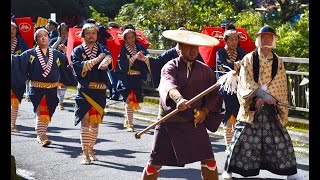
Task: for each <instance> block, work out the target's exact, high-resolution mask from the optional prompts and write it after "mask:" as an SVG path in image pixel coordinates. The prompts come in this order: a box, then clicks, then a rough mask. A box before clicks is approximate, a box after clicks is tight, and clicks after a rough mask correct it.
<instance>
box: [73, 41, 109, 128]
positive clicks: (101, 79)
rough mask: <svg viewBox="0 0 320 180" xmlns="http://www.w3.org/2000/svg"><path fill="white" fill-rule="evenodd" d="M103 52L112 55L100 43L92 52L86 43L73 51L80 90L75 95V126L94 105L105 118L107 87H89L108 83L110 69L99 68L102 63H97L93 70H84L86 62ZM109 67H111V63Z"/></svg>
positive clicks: (74, 67) (74, 66)
mask: <svg viewBox="0 0 320 180" xmlns="http://www.w3.org/2000/svg"><path fill="white" fill-rule="evenodd" d="M102 52H103V53H105V54H106V55H107V56H111V55H110V52H109V51H108V50H107V49H106V48H105V47H104V46H102V45H101V44H98V43H97V44H96V45H95V47H94V48H93V50H92V51H91V52H90V50H88V51H85V46H84V44H81V45H79V46H77V47H75V48H74V50H73V51H72V54H71V60H72V63H73V69H74V72H75V74H76V79H77V81H78V92H77V95H76V97H75V101H76V112H75V116H76V117H75V126H76V125H77V124H78V123H79V122H80V121H81V120H82V118H83V117H84V116H85V114H86V113H87V112H88V111H89V110H90V108H91V107H94V108H95V109H96V110H97V111H98V113H99V114H100V117H101V120H102V119H103V116H104V108H105V106H106V98H107V96H106V89H91V88H89V85H90V84H92V83H100V84H104V85H106V82H107V80H108V75H107V72H108V69H106V70H99V69H98V66H99V64H100V63H97V64H96V65H94V66H93V67H92V69H91V71H86V72H85V71H84V64H85V62H86V61H88V60H90V59H93V58H96V57H98V56H99V54H100V53H102ZM109 68H110V69H111V65H110V67H109Z"/></svg>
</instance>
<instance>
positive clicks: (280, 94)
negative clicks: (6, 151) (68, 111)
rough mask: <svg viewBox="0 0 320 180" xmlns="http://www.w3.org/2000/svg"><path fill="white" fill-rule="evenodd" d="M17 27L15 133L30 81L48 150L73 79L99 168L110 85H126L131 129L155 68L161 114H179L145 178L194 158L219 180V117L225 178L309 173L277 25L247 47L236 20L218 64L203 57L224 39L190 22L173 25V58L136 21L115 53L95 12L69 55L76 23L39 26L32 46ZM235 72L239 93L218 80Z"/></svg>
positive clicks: (162, 132) (205, 175) (158, 141)
mask: <svg viewBox="0 0 320 180" xmlns="http://www.w3.org/2000/svg"><path fill="white" fill-rule="evenodd" d="M17 27H18V26H17V24H16V22H15V21H14V19H12V21H11V133H12V134H13V135H14V134H16V133H19V130H18V129H17V127H16V124H17V122H18V123H19V121H17V117H18V113H19V104H20V103H21V101H22V99H23V95H24V93H25V91H26V82H28V83H27V84H28V87H27V93H28V97H29V98H30V101H31V103H32V105H33V112H34V114H35V131H36V134H37V138H36V141H37V142H38V143H39V144H40V145H41V146H42V147H48V146H50V145H51V144H52V143H54V142H52V141H51V140H50V138H49V137H48V136H47V131H48V128H50V122H51V121H52V120H53V121H54V118H52V117H53V114H54V112H55V111H56V109H58V110H64V105H63V101H64V96H65V93H66V90H67V88H68V86H76V88H77V93H76V97H75V116H74V117H72V118H73V119H74V125H75V126H79V129H80V133H79V142H80V144H81V147H82V159H81V161H80V163H81V164H83V165H90V164H92V161H99V159H98V157H96V155H95V153H94V146H95V144H96V141H97V139H98V135H99V124H101V123H102V122H103V118H104V113H105V112H104V108H105V106H106V102H107V101H108V97H107V89H109V90H110V93H111V91H117V93H118V95H114V96H116V97H117V98H116V99H118V97H119V95H121V96H122V98H123V99H122V101H123V102H124V104H125V117H124V120H123V122H124V125H123V127H124V130H126V131H127V132H129V133H130V132H135V131H136V128H135V127H134V120H133V119H134V118H133V113H134V111H135V110H138V109H139V108H140V107H139V103H142V102H143V97H144V94H143V88H142V86H143V82H144V81H146V80H147V76H148V74H150V77H151V79H152V80H155V81H153V82H155V84H154V85H155V86H154V87H153V88H158V91H159V97H160V103H159V112H158V114H159V116H158V120H160V119H161V118H163V117H164V116H166V115H168V114H170V113H172V112H173V111H175V110H177V113H176V114H175V115H173V116H171V117H170V118H169V119H168V120H166V121H165V122H161V123H159V124H158V125H157V126H156V127H155V129H154V142H153V144H152V148H151V150H150V154H149V159H148V160H147V164H146V166H145V167H144V169H143V172H141V180H156V179H157V178H158V176H159V174H160V173H161V171H160V169H161V168H162V167H163V166H178V167H183V166H185V165H186V164H189V163H193V162H200V167H199V168H200V169H201V179H203V180H218V179H219V178H218V168H217V164H216V161H215V153H214V151H213V149H212V145H211V143H210V140H209V135H208V132H207V130H210V131H216V128H217V127H212V126H213V124H218V125H219V124H220V123H223V127H224V132H225V146H226V153H227V159H226V163H225V167H224V170H225V172H223V175H222V176H223V178H224V179H232V173H237V174H240V175H241V176H244V177H249V176H256V175H259V172H260V170H261V169H264V170H268V171H270V172H272V173H274V174H278V175H283V176H287V179H296V180H303V179H304V177H303V176H302V175H300V174H298V173H297V163H296V157H295V152H294V150H293V145H292V141H291V138H290V136H289V134H288V132H287V130H286V128H285V126H284V125H285V124H286V122H287V121H288V108H287V107H285V106H280V102H281V103H285V104H288V99H287V96H288V94H287V81H286V74H285V68H284V64H283V61H282V59H281V58H280V57H279V56H278V55H277V54H275V53H274V51H273V49H274V48H275V47H276V36H277V34H276V33H275V31H274V29H273V28H272V27H270V26H267V25H266V26H263V27H261V29H260V30H259V32H257V38H256V41H255V46H256V49H255V50H254V51H252V52H245V50H244V49H242V48H241V47H239V33H238V32H237V30H236V28H235V26H234V25H233V24H229V25H227V27H226V29H225V31H224V37H223V40H224V41H225V43H226V45H225V46H224V47H223V48H220V49H218V50H217V52H216V71H213V70H212V69H211V68H210V67H209V66H208V65H207V64H206V63H205V61H204V59H202V57H201V56H200V53H199V46H208V47H214V46H217V45H218V44H219V40H217V39H216V38H214V37H212V36H209V35H205V34H202V33H198V32H193V31H189V30H186V29H185V28H181V29H180V28H179V29H178V30H167V31H164V33H163V35H164V37H165V38H167V39H170V40H172V41H174V42H176V43H177V45H176V47H174V48H172V50H170V51H174V52H173V53H172V54H170V57H169V55H168V54H169V52H166V53H165V54H162V55H161V56H159V57H152V56H151V55H150V53H149V52H148V49H147V48H145V47H144V46H143V45H142V44H139V42H138V41H137V32H136V29H135V28H134V27H133V26H132V25H127V26H126V27H125V29H123V31H122V37H123V41H124V44H122V45H121V46H120V47H119V55H118V56H117V59H114V56H112V55H113V54H112V53H113V52H112V50H113V47H110V45H108V44H106V43H105V42H106V39H108V38H110V34H106V33H108V32H106V31H107V30H106V28H100V27H101V26H100V27H99V25H98V23H97V22H96V21H94V20H92V19H90V20H88V21H86V22H84V24H83V26H82V27H81V31H80V38H81V41H82V42H81V44H80V45H77V46H75V47H72V52H71V55H70V57H67V56H68V53H67V46H68V41H69V40H70V39H69V37H68V31H69V26H68V24H66V23H65V22H60V23H57V22H56V21H54V20H49V21H48V24H47V25H46V26H44V27H37V29H35V31H34V33H33V40H34V46H33V48H28V47H27V45H26V42H25V41H24V39H23V38H22V37H21V35H19V30H18V28H17ZM101 38H102V40H101ZM194 39H196V41H195V40H194ZM115 62H117V63H116V65H115V66H114V63H115ZM231 73H233V76H239V79H240V81H239V82H238V84H236V86H237V88H236V90H235V89H232V90H230V89H228V87H229V88H230V86H227V85H226V84H223V83H220V81H219V79H223V78H228V77H227V76H226V75H230V74H231ZM219 83H220V84H219ZM229 83H230V82H229ZM216 84H218V85H219V87H220V89H219V88H216V87H215V88H212V89H210V92H207V93H206V94H205V95H203V96H202V97H199V98H198V99H197V101H194V102H192V103H191V102H190V100H191V99H192V98H194V97H196V96H197V95H199V94H201V93H202V92H204V91H207V90H208V89H209V88H211V87H212V86H214V85H216ZM108 86H109V87H108ZM110 86H112V87H110ZM113 93H115V92H113ZM114 96H112V97H114ZM110 98H111V97H110ZM79 124H80V125H79ZM212 129H213V130H212ZM261 132H265V133H261ZM279 154H280V155H279ZM239 162H240V163H239Z"/></svg>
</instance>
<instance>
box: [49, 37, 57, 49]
mask: <svg viewBox="0 0 320 180" xmlns="http://www.w3.org/2000/svg"><path fill="white" fill-rule="evenodd" d="M57 39H58V38H52V39H50V41H49V46H50V47H51V46H52V45H53V44H54V43H55V42H56V41H57Z"/></svg>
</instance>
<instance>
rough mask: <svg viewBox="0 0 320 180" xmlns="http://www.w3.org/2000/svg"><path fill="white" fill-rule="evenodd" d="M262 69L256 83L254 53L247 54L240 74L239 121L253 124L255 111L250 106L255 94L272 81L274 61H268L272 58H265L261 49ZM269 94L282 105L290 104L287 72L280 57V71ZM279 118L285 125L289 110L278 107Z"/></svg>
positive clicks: (271, 84) (238, 94)
mask: <svg viewBox="0 0 320 180" xmlns="http://www.w3.org/2000/svg"><path fill="white" fill-rule="evenodd" d="M258 54H259V61H260V68H259V82H258V83H256V82H255V81H254V78H253V58H252V52H251V53H249V54H247V55H246V56H245V57H244V58H243V61H242V65H243V67H241V69H240V72H239V77H240V80H239V83H238V92H237V96H238V99H239V103H240V109H239V113H238V116H237V120H239V121H244V122H248V123H252V122H253V116H254V113H255V112H254V111H250V110H249V108H250V104H251V102H252V100H253V96H252V95H253V92H254V91H255V90H256V89H257V88H258V87H260V86H261V85H263V84H266V83H269V82H270V81H271V79H272V77H271V73H270V72H271V69H272V61H271V60H268V61H266V59H272V56H270V57H263V55H262V53H261V50H260V48H259V49H258ZM268 92H269V93H270V94H271V95H272V96H274V97H275V98H277V99H278V100H279V101H280V102H281V103H283V104H288V90H287V77H286V70H285V67H284V64H283V61H282V60H281V58H279V57H278V71H277V75H276V76H275V77H274V79H273V80H272V81H271V82H270V84H269V87H268ZM278 110H279V112H278V116H279V120H280V122H281V124H282V125H285V124H286V123H287V121H288V108H287V107H284V106H278Z"/></svg>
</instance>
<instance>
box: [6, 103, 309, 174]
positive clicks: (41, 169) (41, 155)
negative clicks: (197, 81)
mask: <svg viewBox="0 0 320 180" xmlns="http://www.w3.org/2000/svg"><path fill="white" fill-rule="evenodd" d="M32 108H33V107H32V104H31V103H30V102H26V101H23V102H22V104H21V106H20V110H19V116H18V119H17V127H18V129H19V130H20V133H18V134H12V135H11V153H12V155H13V156H14V157H15V159H16V163H17V174H18V175H20V176H22V177H24V178H25V179H36V180H88V179H93V180H139V179H140V177H141V173H142V171H143V168H144V166H145V165H146V163H147V160H148V155H149V153H150V151H151V146H152V139H153V136H152V134H153V130H150V131H148V132H147V133H146V134H143V135H142V136H141V139H135V137H134V134H135V133H129V132H126V131H125V130H123V120H124V117H123V114H121V113H119V112H118V113H117V112H112V111H110V112H108V113H107V114H106V116H105V117H104V119H103V124H101V125H100V127H99V135H98V140H97V144H96V145H95V147H94V148H95V152H96V156H97V158H98V159H99V161H97V162H96V161H95V162H94V164H92V165H81V164H80V161H81V152H82V151H81V144H80V124H79V125H78V126H74V108H73V107H66V109H65V110H63V111H60V110H56V112H55V114H54V115H53V118H52V122H51V123H50V125H49V128H48V133H47V135H48V136H49V138H50V139H51V140H52V141H53V144H52V145H50V147H48V148H43V147H41V146H40V144H38V143H37V141H36V132H35V130H34V125H35V119H34V114H33V112H32ZM148 125H149V124H147V123H146V122H142V121H136V122H135V128H136V131H140V130H142V129H144V128H146V127H147V126H148ZM211 143H212V148H213V151H214V152H215V157H216V160H217V163H218V170H219V177H220V178H219V179H222V177H221V173H222V172H223V166H224V162H225V158H226V155H225V152H224V150H225V146H224V140H223V139H222V138H221V137H212V138H211ZM296 156H297V162H298V172H299V173H301V174H303V175H304V176H305V177H306V178H307V179H309V155H306V154H303V153H296ZM233 177H234V178H233V179H286V177H285V176H278V175H275V174H272V173H270V172H268V171H261V172H260V175H259V176H256V177H250V178H243V177H242V176H240V175H237V174H233ZM158 179H159V180H200V179H201V177H200V165H199V163H198V162H196V163H192V164H188V165H186V166H185V167H183V168H181V167H166V166H165V167H163V168H162V169H161V171H160V175H159V178H158Z"/></svg>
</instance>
